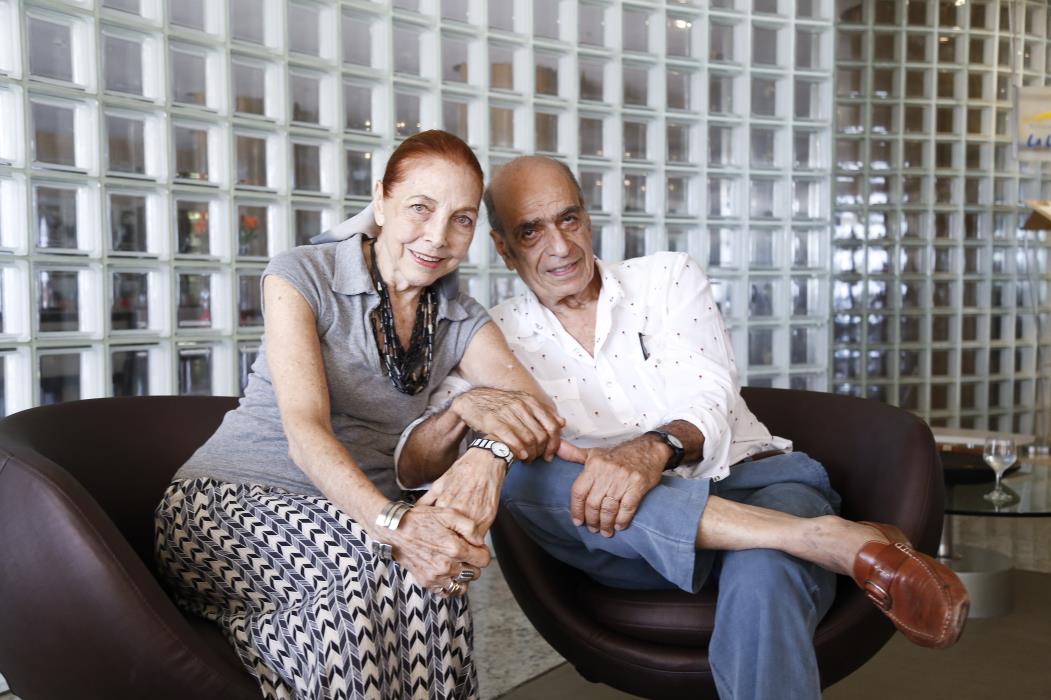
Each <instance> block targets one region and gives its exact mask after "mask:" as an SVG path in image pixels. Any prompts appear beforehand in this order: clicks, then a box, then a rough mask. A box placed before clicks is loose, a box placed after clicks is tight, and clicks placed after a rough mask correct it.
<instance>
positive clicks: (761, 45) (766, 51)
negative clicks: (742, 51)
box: [752, 26, 778, 66]
mask: <svg viewBox="0 0 1051 700" xmlns="http://www.w3.org/2000/svg"><path fill="white" fill-rule="evenodd" d="M777 39H778V32H777V30H776V29H771V28H770V27H763V26H755V27H752V63H753V64H755V65H760V66H762V65H766V66H775V65H777Z"/></svg>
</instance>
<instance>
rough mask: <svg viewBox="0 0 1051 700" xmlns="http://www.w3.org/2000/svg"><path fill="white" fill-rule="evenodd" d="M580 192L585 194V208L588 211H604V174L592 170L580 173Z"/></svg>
mask: <svg viewBox="0 0 1051 700" xmlns="http://www.w3.org/2000/svg"><path fill="white" fill-rule="evenodd" d="M580 190H581V192H583V194H584V207H585V208H586V209H587V210H588V211H596V212H597V211H603V210H604V208H605V207H604V204H603V201H602V173H601V172H597V171H592V170H581V171H580Z"/></svg>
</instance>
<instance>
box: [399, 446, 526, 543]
mask: <svg viewBox="0 0 1051 700" xmlns="http://www.w3.org/2000/svg"><path fill="white" fill-rule="evenodd" d="M506 475H507V463H506V462H505V461H504V460H502V459H500V458H499V457H497V456H495V455H494V454H493V453H492V452H490V451H489V450H483V449H481V448H472V449H469V450H467V452H464V453H463V455H462V456H461V457H460V458H459V459H458V460H456V462H454V463H453V465H452V466H451V467H449V470H448V471H446V472H445V474H443V475H442V477H441V478H440V479H438V480H437V481H435V482H434V485H433V486H431V490H430V491H428V492H427V493H426V494H424V496H423V498H421V499H420V500H419V501H418V503H420V504H423V505H435V506H444V507H446V508H453V509H455V510H457V511H459V512H460V513H462V514H463V515H465V516H467V517H468V518H470V520H471V522H472V523H473V524H474V528H475V530H474V532H475V533H476V536H477V537H485V533H486V532H488V530H489V526H490V525H492V524H493V520H494V519H495V518H496V509H497V507H499V505H500V487H501V486H502V485H503V483H504V476H506Z"/></svg>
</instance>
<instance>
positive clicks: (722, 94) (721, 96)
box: [708, 75, 734, 114]
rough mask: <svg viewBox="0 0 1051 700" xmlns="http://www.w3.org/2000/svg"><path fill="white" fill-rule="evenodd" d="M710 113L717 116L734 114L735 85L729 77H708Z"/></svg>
mask: <svg viewBox="0 0 1051 700" xmlns="http://www.w3.org/2000/svg"><path fill="white" fill-rule="evenodd" d="M708 111H709V112H712V113H715V114H732V113H733V111H734V83H733V78H732V77H730V76H728V75H710V76H709V77H708Z"/></svg>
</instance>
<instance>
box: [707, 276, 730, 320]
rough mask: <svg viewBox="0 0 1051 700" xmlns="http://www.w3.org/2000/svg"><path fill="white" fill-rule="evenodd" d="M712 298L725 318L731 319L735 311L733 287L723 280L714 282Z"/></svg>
mask: <svg viewBox="0 0 1051 700" xmlns="http://www.w3.org/2000/svg"><path fill="white" fill-rule="evenodd" d="M712 298H713V299H715V303H716V305H717V306H718V307H719V313H720V314H722V317H723V318H731V317H732V316H733V312H734V310H735V307H734V293H733V286H732V285H730V284H728V283H727V282H725V281H723V280H718V279H717V280H712Z"/></svg>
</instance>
